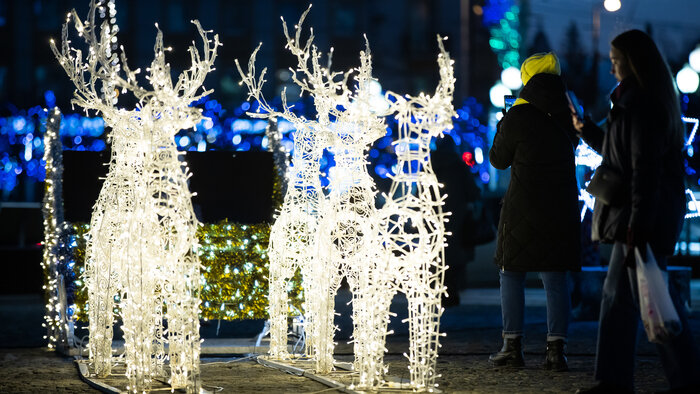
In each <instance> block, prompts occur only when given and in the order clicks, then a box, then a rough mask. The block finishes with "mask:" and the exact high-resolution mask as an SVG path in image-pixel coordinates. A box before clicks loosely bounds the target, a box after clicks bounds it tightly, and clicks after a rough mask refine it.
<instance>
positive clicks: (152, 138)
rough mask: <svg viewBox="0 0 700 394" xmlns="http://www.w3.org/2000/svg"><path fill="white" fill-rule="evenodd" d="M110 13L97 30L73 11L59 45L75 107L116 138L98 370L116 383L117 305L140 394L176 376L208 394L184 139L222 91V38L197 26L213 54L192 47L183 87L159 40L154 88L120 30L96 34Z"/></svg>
mask: <svg viewBox="0 0 700 394" xmlns="http://www.w3.org/2000/svg"><path fill="white" fill-rule="evenodd" d="M99 4H101V3H97V2H91V5H90V11H89V13H88V19H87V20H86V21H81V20H80V19H79V17H78V16H77V14H76V13H75V11H73V12H71V13H70V14H69V18H68V19H69V20H68V22H67V23H66V24H65V25H64V26H63V39H62V45H61V50H60V51H59V50H58V49H57V48H56V46H55V44H54V43H52V44H51V49H52V50H53V52H54V54H55V56H56V58H57V59H58V61H59V63H60V64H61V66H62V67H63V68H64V70H65V71H66V73H67V74H68V76H69V77H70V78H71V80H72V81H73V83H74V84H75V86H76V90H75V94H74V98H73V100H72V102H73V104H77V105H79V106H81V107H82V108H84V109H85V110H86V111H88V110H95V111H97V112H99V113H101V115H102V116H103V117H104V120H105V123H106V124H107V125H109V126H111V128H112V133H111V135H110V138H111V140H112V157H111V160H110V163H109V173H108V175H107V177H106V179H105V181H104V185H103V187H102V190H101V191H100V194H99V197H98V200H97V202H96V203H95V206H94V208H93V214H92V218H91V221H90V231H89V234H88V245H87V251H86V268H85V274H84V280H85V285H86V287H87V290H88V303H89V312H88V316H89V333H90V341H89V345H88V348H89V351H90V362H91V366H92V367H93V368H94V371H95V373H96V374H97V375H98V376H107V375H109V374H110V373H111V369H112V365H113V363H114V362H115V360H114V359H113V358H112V348H111V343H112V325H113V323H114V309H115V295H116V296H118V299H119V300H120V301H119V302H120V303H119V306H120V312H119V313H120V316H121V319H122V322H123V324H122V329H123V331H124V340H125V343H124V351H125V355H124V362H125V364H126V375H127V377H128V379H129V386H128V387H129V391H133V392H141V391H147V390H148V389H149V387H150V385H151V382H152V380H153V379H154V378H165V379H167V381H168V382H169V383H170V385H171V387H172V388H173V389H175V388H184V389H186V390H187V392H190V393H193V392H197V393H198V392H199V391H200V388H201V382H200V377H199V353H200V341H199V318H198V313H199V303H200V300H199V288H200V284H199V281H200V272H199V267H200V264H199V260H198V258H197V254H196V247H197V239H196V234H195V232H196V227H197V224H198V223H197V220H196V219H195V216H194V211H193V209H192V203H191V195H190V192H189V190H188V187H187V177H188V174H187V170H184V171H183V169H182V164H183V162H182V161H180V159H179V153H178V152H177V148H176V145H175V140H174V136H175V133H177V132H178V131H180V130H181V129H188V128H192V127H194V125H195V124H197V123H198V122H199V121H201V120H202V119H203V116H202V114H201V110H200V109H197V108H195V107H192V106H191V103H192V102H194V101H197V100H198V99H200V98H201V97H203V96H206V95H208V94H210V93H211V91H206V90H202V85H203V83H204V79H205V78H206V76H207V74H208V73H209V72H210V71H211V70H212V69H213V63H214V60H215V59H216V51H217V47H218V46H219V45H220V44H219V39H218V36H216V35H215V36H214V39H213V40H210V39H209V38H208V34H209V33H210V32H209V31H205V30H203V29H202V27H201V26H200V24H199V22H197V21H193V23H194V25H195V26H196V27H197V30H198V32H199V34H200V36H201V38H202V40H203V43H204V51H203V52H200V51H199V50H198V49H197V48H196V47H195V46H191V47H190V48H189V53H190V58H191V60H192V65H191V67H190V68H189V69H188V70H186V71H185V72H184V73H182V74H180V75H179V77H178V78H177V82H176V83H173V81H172V79H171V75H170V66H169V65H168V63H167V62H166V61H165V51H166V49H165V48H164V47H163V34H162V32H161V31H160V30H158V31H157V36H156V44H155V47H154V52H155V58H154V60H153V62H152V63H151V65H150V67H148V68H147V69H146V70H147V75H146V76H145V78H146V79H147V80H148V83H149V85H150V87H149V88H143V87H141V86H140V85H139V83H138V81H137V74H138V73H139V70H138V69H137V70H132V69H131V68H130V67H129V66H128V63H127V59H126V57H125V55H124V51H121V57H120V58H118V57H117V55H116V54H115V53H113V52H111V48H113V47H112V45H113V43H114V42H115V40H116V32H117V31H118V29H114V28H113V29H110V28H109V24H108V23H106V22H105V23H103V24H102V25H101V27H98V26H97V25H96V24H95V13H96V6H97V5H99ZM101 13H104V12H101ZM71 19H72V22H73V24H74V26H75V29H76V31H78V32H80V36H81V37H82V39H83V40H84V41H85V43H86V44H87V46H88V47H89V48H90V50H89V51H88V53H87V54H86V55H85V56H83V54H82V52H81V50H79V49H76V48H74V47H72V46H71V41H70V40H69V39H68V23H70V22H71ZM156 27H157V26H156ZM117 91H120V92H122V93H126V92H129V93H131V94H133V96H134V97H135V98H136V99H137V100H138V105H137V108H135V109H132V110H127V109H124V108H117V107H116V104H117V102H118V100H117ZM164 319H167V321H168V327H167V330H166V329H165V328H164V326H163V320H164ZM166 343H167V344H168V351H167V353H166V351H165V344H166ZM167 359H169V367H170V368H169V370H170V376H169V377H166V376H165V375H166V372H165V371H166V370H165V362H166V360H167Z"/></svg>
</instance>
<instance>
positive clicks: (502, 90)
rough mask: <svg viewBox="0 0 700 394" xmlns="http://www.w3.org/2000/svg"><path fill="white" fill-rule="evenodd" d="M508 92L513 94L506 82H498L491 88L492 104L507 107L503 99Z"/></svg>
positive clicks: (490, 97)
mask: <svg viewBox="0 0 700 394" xmlns="http://www.w3.org/2000/svg"><path fill="white" fill-rule="evenodd" d="M507 94H513V92H512V91H511V90H510V89H508V88H507V87H506V86H505V85H504V84H502V83H500V82H497V83H496V84H495V85H493V86H492V87H491V89H489V99H490V100H491V105H493V106H494V107H496V108H503V107H505V105H506V103H505V102H504V101H503V96H505V95H507Z"/></svg>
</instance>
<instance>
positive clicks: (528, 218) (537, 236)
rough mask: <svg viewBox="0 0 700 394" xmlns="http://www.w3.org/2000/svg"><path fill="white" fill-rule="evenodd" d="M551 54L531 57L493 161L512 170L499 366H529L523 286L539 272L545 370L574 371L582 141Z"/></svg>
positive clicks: (506, 202)
mask: <svg viewBox="0 0 700 394" xmlns="http://www.w3.org/2000/svg"><path fill="white" fill-rule="evenodd" d="M559 72H560V69H559V62H558V59H557V58H556V56H555V55H554V54H553V53H548V54H537V55H533V56H531V57H530V58H528V59H527V60H525V62H523V65H522V67H521V77H522V80H523V84H524V85H525V86H524V87H523V89H522V91H521V93H520V97H519V98H518V100H517V101H516V102H515V105H514V106H513V108H512V109H510V110H509V111H508V112H507V113H506V114H505V116H504V117H503V119H502V120H501V122H499V124H498V130H497V133H496V136H495V137H494V140H493V145H492V147H491V151H490V152H489V158H490V160H491V165H493V166H494V167H495V168H498V169H506V168H508V167H511V174H510V176H511V178H510V185H509V186H508V191H507V192H506V195H505V198H504V199H503V207H502V208H501V217H500V220H499V223H498V247H497V250H496V256H495V263H496V264H497V265H498V267H499V268H500V277H501V307H502V312H503V338H504V340H503V348H502V349H501V351H500V352H498V353H495V354H493V355H491V357H490V361H491V362H492V363H493V364H495V365H512V366H522V365H524V360H523V354H522V335H523V325H524V314H523V312H524V297H525V296H524V291H525V290H524V284H525V275H526V273H527V272H529V271H534V272H540V277H541V278H542V282H543V284H544V287H545V291H546V295H547V326H548V334H547V354H546V361H545V367H547V368H549V369H554V370H557V371H564V370H567V369H568V366H567V363H566V357H565V355H564V346H565V344H566V339H567V331H568V320H569V313H570V309H571V305H570V295H569V289H568V285H567V280H566V271H571V270H579V269H580V265H581V263H580V219H579V208H578V186H577V183H576V174H575V163H574V152H575V148H576V145H577V144H578V139H577V138H576V134H575V130H574V129H573V126H572V122H571V110H570V109H569V105H568V100H567V98H566V88H565V86H564V82H563V81H562V79H561V77H560V76H559Z"/></svg>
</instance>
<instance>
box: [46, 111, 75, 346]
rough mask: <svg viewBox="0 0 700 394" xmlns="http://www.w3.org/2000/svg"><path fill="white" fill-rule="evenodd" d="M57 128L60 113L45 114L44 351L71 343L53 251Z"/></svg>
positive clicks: (59, 203)
mask: <svg viewBox="0 0 700 394" xmlns="http://www.w3.org/2000/svg"><path fill="white" fill-rule="evenodd" d="M60 127H61V112H60V111H59V110H58V108H54V109H52V110H50V111H49V115H48V117H47V118H46V133H45V135H44V162H45V163H46V180H45V183H44V187H45V189H44V201H43V204H42V212H43V216H44V235H45V238H44V242H43V246H44V251H43V259H42V264H41V266H42V269H43V271H44V278H45V280H44V291H45V295H46V297H47V303H46V314H45V315H44V324H43V326H44V327H45V328H46V329H47V335H46V339H48V347H49V348H53V347H55V346H57V345H59V346H62V347H67V346H70V345H71V342H70V341H71V340H72V339H73V333H72V328H73V321H72V319H71V318H70V317H69V316H67V313H66V312H67V311H68V306H67V305H66V302H67V301H66V289H65V278H64V276H63V275H61V274H60V273H59V267H58V266H59V264H61V262H62V261H61V257H60V255H59V254H58V253H57V248H58V247H59V245H60V243H61V242H62V241H63V240H61V239H60V234H59V228H60V227H59V226H60V225H62V224H63V200H62V199H61V195H62V193H63V192H62V184H63V182H62V178H63V146H62V144H61V140H60V139H59V137H58V131H59V129H60Z"/></svg>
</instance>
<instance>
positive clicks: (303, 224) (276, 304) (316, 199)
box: [268, 126, 325, 359]
mask: <svg viewBox="0 0 700 394" xmlns="http://www.w3.org/2000/svg"><path fill="white" fill-rule="evenodd" d="M324 145H325V144H324V143H323V142H322V141H321V139H319V138H318V135H317V133H316V132H315V131H314V130H313V129H312V128H310V127H305V126H302V127H300V128H298V129H297V130H296V132H295V135H294V154H293V157H292V167H290V168H289V182H290V183H289V185H288V187H287V193H286V195H285V197H284V202H283V204H282V208H281V209H280V213H279V215H278V216H277V218H276V220H275V223H274V224H273V225H272V229H271V230H270V245H269V256H270V277H269V280H270V294H269V297H268V299H269V302H270V306H269V314H270V352H269V354H270V356H271V357H273V358H277V359H286V358H289V353H288V351H287V326H288V325H287V316H288V314H289V313H288V312H289V307H288V294H287V283H288V280H289V279H290V278H291V277H292V276H293V275H294V271H295V270H296V269H297V268H298V269H301V272H302V277H303V278H304V288H307V287H308V286H310V285H311V284H310V283H308V280H309V278H311V277H312V275H313V274H312V273H311V272H310V269H311V260H312V259H314V258H315V257H316V256H315V254H316V253H315V252H316V250H317V242H318V231H317V229H318V214H319V211H320V205H321V204H322V202H323V198H324V197H323V191H322V190H321V181H320V178H319V177H320V173H321V170H320V166H321V165H320V159H321V155H322V154H323V148H324ZM307 305H308V306H311V304H310V303H307ZM305 309H307V308H305ZM310 312H311V311H307V313H306V321H307V332H306V336H307V338H313V337H315V336H314V335H313V334H312V331H313V328H312V324H310V322H311V321H312V315H313V312H311V313H310ZM308 349H310V348H309V347H307V351H308Z"/></svg>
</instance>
